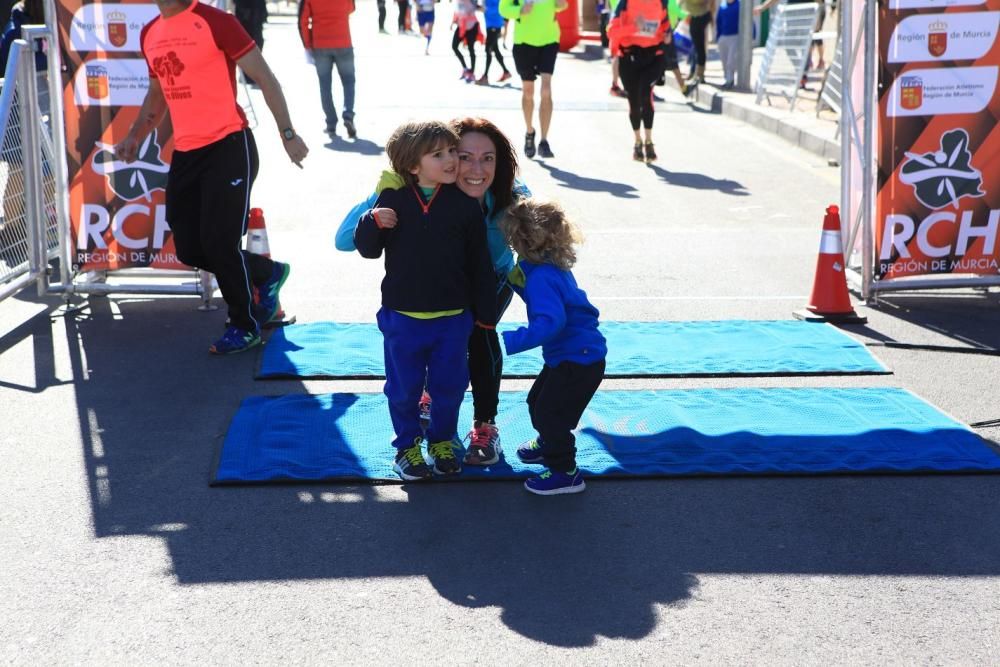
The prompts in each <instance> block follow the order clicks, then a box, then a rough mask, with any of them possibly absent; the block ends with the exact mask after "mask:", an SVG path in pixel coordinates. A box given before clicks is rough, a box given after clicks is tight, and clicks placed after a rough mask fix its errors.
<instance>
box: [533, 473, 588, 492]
mask: <svg viewBox="0 0 1000 667" xmlns="http://www.w3.org/2000/svg"><path fill="white" fill-rule="evenodd" d="M524 488H526V489H527V490H528V491H531V492H532V493H535V494H538V495H539V496H558V495H561V494H563V493H580V492H581V491H583V490H584V489H586V488H587V485H586V484H585V483H584V481H583V475H581V474H580V469H579V468H574V469H573V470H571V471H570V472H553V471H552V470H546V471H545V472H543V473H542V474H541V475H539V476H538V477H532V478H531V479H529V480H527V481H525V482H524Z"/></svg>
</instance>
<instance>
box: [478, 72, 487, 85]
mask: <svg viewBox="0 0 1000 667" xmlns="http://www.w3.org/2000/svg"><path fill="white" fill-rule="evenodd" d="M476 85H477V86H488V85H490V80H489V79H487V78H486V75H485V74H484V75H482V76H481V77H479V78H478V79H476Z"/></svg>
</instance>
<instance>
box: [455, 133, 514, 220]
mask: <svg viewBox="0 0 1000 667" xmlns="http://www.w3.org/2000/svg"><path fill="white" fill-rule="evenodd" d="M451 126H452V128H453V129H454V130H455V132H457V133H458V136H459V137H464V136H465V135H466V134H469V133H470V132H478V133H480V134H483V135H485V136H486V137H487V138H488V139H489V140H490V141H492V142H493V146H494V147H495V148H496V154H497V161H496V165H497V166H496V174H495V175H494V176H493V184H492V185H491V186H490V192H492V193H493V210H495V211H502V210H504V209H505V208H507V207H508V206H510V205H511V203H512V202H513V200H514V197H513V195H512V192H513V190H514V175H515V174H516V173H517V153H516V152H515V151H514V147H513V146H511V144H510V140H509V139H508V138H507V137H506V136H505V135H504V133H503V132H501V131H500V128H498V127H497V126H496V125H494V124H493V123H491V122H490V121H488V120H486V119H485V118H456V119H455V120H453V121H451Z"/></svg>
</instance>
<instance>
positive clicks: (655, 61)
mask: <svg viewBox="0 0 1000 667" xmlns="http://www.w3.org/2000/svg"><path fill="white" fill-rule="evenodd" d="M656 50H657V47H655V46H651V47H646V48H640V47H635V46H632V47H628V48H627V49H626V50H625V53H624V54H622V56H621V58H619V59H618V74H619V76H620V77H621V80H622V85H623V86H624V87H625V95H626V96H627V97H628V119H629V122H631V123H632V129H633V130H638V129H639V124H640V123H641V124H642V126H643V127H644V128H646V129H647V130H651V129H653V111H654V109H653V85H654V84H656V81H657V79H659V78H660V76H661V75H662V74H663V71H664V69H663V65H664V61H663V57H662V55H657V53H656Z"/></svg>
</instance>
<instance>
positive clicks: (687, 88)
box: [683, 79, 698, 97]
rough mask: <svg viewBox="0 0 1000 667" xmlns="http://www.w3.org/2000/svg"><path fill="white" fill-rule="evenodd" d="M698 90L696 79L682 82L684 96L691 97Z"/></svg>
mask: <svg viewBox="0 0 1000 667" xmlns="http://www.w3.org/2000/svg"><path fill="white" fill-rule="evenodd" d="M697 91H698V80H697V79H695V80H694V81H688V82H687V83H685V84H684V91H683V92H684V97H692V96H694V94H695V93H696V92H697Z"/></svg>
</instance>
